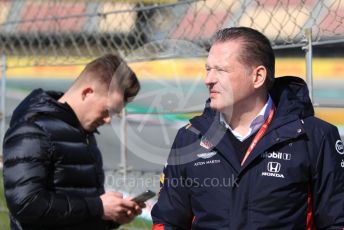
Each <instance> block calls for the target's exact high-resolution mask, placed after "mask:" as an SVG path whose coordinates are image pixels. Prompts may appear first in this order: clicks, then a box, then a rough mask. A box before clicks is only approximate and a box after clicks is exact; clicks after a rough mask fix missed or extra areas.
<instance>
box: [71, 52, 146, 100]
mask: <svg viewBox="0 0 344 230" xmlns="http://www.w3.org/2000/svg"><path fill="white" fill-rule="evenodd" d="M92 80H96V81H97V82H98V83H100V84H101V85H102V86H105V87H106V88H107V89H108V90H113V89H115V90H118V91H121V92H123V96H124V101H125V102H128V101H130V100H131V99H132V98H134V97H135V96H136V95H137V93H138V92H139V91H140V88H141V87H140V83H139V81H138V79H137V77H136V74H135V73H134V72H133V71H132V70H131V69H130V67H129V66H128V65H127V63H126V62H125V61H124V60H123V59H122V58H121V57H120V56H119V55H117V54H106V55H104V56H101V57H99V58H97V59H95V60H93V61H92V62H90V63H88V64H87V65H86V66H85V68H84V70H83V71H82V72H81V74H80V75H79V77H78V78H77V80H76V82H75V84H76V85H78V84H79V83H82V82H84V81H92ZM113 84H114V85H115V88H113V89H110V87H112V86H113ZM110 85H111V86H110Z"/></svg>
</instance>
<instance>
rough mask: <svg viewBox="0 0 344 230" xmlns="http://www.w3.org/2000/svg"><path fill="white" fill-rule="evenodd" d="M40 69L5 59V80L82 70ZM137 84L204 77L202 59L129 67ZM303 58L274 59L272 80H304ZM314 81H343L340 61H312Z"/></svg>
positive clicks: (63, 75) (343, 60)
mask: <svg viewBox="0 0 344 230" xmlns="http://www.w3.org/2000/svg"><path fill="white" fill-rule="evenodd" d="M68 60H69V61H68V63H88V62H89V61H91V59H82V60H81V59H80V58H74V59H73V58H69V59H68ZM42 61H45V62H44V63H35V64H37V65H42V66H33V67H20V68H14V67H13V68H11V66H18V65H22V66H23V65H25V64H27V63H32V61H31V60H30V59H29V58H19V59H18V58H13V57H12V58H11V57H9V58H8V66H9V68H8V71H7V77H8V78H10V79H11V78H66V79H73V78H75V77H77V76H78V75H79V73H80V72H81V71H82V69H83V66H80V65H79V66H78V65H75V66H74V65H68V66H45V63H66V62H65V61H64V59H63V58H54V57H47V58H44V60H42ZM129 65H130V67H131V68H132V69H133V70H134V71H135V73H136V74H137V75H138V77H139V78H140V79H141V80H147V79H156V78H157V77H159V79H165V80H168V79H181V80H193V79H197V78H199V77H201V78H204V76H205V67H204V66H205V58H188V59H170V60H156V61H147V62H135V63H134V62H133V63H130V64H129ZM305 72H306V70H305V60H304V59H303V58H277V60H276V76H285V75H292V76H299V77H303V78H304V76H305ZM313 73H314V79H315V80H321V79H322V80H328V79H333V80H339V79H342V80H344V58H321V59H320V58H315V59H314V61H313Z"/></svg>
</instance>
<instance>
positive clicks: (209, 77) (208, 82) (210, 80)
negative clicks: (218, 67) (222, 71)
mask: <svg viewBox="0 0 344 230" xmlns="http://www.w3.org/2000/svg"><path fill="white" fill-rule="evenodd" d="M215 82H216V76H215V73H214V71H213V70H209V71H208V72H207V76H206V77H205V79H204V83H205V84H206V85H211V84H214V83H215Z"/></svg>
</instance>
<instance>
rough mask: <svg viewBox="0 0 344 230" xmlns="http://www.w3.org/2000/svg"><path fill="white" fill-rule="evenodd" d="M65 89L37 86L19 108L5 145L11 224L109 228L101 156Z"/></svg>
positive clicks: (33, 227)
mask: <svg viewBox="0 0 344 230" xmlns="http://www.w3.org/2000/svg"><path fill="white" fill-rule="evenodd" d="M61 96H62V93H58V92H52V91H49V92H48V91H47V92H45V91H43V90H41V89H37V90H34V91H33V92H32V93H31V94H30V95H29V96H28V97H27V98H25V99H24V100H23V101H22V102H21V104H20V105H19V106H18V107H17V108H16V109H15V111H14V113H13V116H12V119H11V122H10V128H9V129H8V131H7V133H6V135H5V139H4V146H3V157H4V169H3V173H4V186H5V195H6V200H7V205H8V208H9V211H10V219H11V229H12V230H13V229H15V230H16V229H25V230H27V229H35V230H36V229H44V230H46V229H59V230H61V229H73V230H75V229H82V230H86V229H92V230H94V229H107V223H105V221H103V220H102V219H101V217H102V215H103V208H102V202H101V200H100V198H99V196H100V195H101V194H103V193H104V187H103V182H104V172H103V170H102V158H101V154H100V151H99V149H98V147H97V143H96V140H95V137H94V135H93V133H86V132H85V131H84V130H83V129H82V128H81V126H80V123H79V121H78V119H77V117H76V115H75V113H74V112H73V110H72V109H71V108H70V107H69V106H68V105H67V104H61V103H58V102H57V99H58V98H59V97H61Z"/></svg>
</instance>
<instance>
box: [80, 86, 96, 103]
mask: <svg viewBox="0 0 344 230" xmlns="http://www.w3.org/2000/svg"><path fill="white" fill-rule="evenodd" d="M93 92H94V91H93V89H92V88H91V87H85V88H83V89H82V91H81V99H82V100H83V101H84V100H85V99H86V98H87V97H88V96H90V95H91V94H92V93H93Z"/></svg>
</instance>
